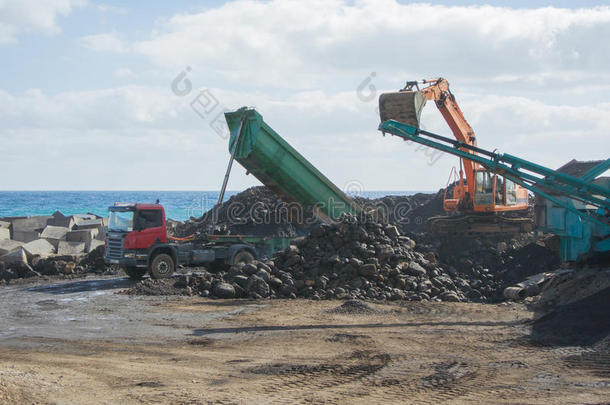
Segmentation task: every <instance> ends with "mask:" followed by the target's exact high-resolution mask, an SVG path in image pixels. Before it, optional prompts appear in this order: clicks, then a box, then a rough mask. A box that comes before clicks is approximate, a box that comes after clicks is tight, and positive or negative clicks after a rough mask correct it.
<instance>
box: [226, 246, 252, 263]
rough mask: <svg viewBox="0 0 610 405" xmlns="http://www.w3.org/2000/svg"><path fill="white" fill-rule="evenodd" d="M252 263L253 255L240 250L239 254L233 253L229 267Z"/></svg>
mask: <svg viewBox="0 0 610 405" xmlns="http://www.w3.org/2000/svg"><path fill="white" fill-rule="evenodd" d="M253 261H254V255H253V254H252V253H250V252H248V251H247V250H240V251H239V252H237V253H235V255H234V256H233V260H232V261H231V265H236V264H239V263H245V264H248V263H252V262H253Z"/></svg>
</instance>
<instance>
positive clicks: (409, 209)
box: [354, 189, 445, 234]
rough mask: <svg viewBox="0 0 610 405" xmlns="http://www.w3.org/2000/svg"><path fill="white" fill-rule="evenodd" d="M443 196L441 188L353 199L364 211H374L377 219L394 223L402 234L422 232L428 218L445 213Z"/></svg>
mask: <svg viewBox="0 0 610 405" xmlns="http://www.w3.org/2000/svg"><path fill="white" fill-rule="evenodd" d="M443 196H444V190H443V189H441V190H439V191H438V192H437V193H417V194H413V195H388V196H385V197H381V198H376V199H369V198H363V197H356V198H354V200H355V201H356V202H357V203H358V204H359V205H361V206H362V207H363V208H364V210H365V211H368V212H375V215H376V216H377V218H378V220H379V221H384V222H388V223H391V224H394V225H396V226H397V227H398V229H399V230H400V231H401V232H402V233H403V234H408V233H419V232H424V231H425V230H426V221H427V220H428V218H430V217H434V216H437V215H444V214H445V211H444V210H443Z"/></svg>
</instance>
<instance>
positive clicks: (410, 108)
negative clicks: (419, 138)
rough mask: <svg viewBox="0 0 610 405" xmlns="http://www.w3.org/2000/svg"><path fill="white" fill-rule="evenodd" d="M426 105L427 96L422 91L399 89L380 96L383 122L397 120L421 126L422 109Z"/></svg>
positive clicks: (380, 112)
mask: <svg viewBox="0 0 610 405" xmlns="http://www.w3.org/2000/svg"><path fill="white" fill-rule="evenodd" d="M425 105H426V96H425V95H424V94H422V93H421V92H420V91H397V92H394V93H383V94H382V95H381V96H379V116H380V117H381V122H384V121H387V120H395V121H398V122H401V123H403V124H406V125H410V126H412V127H416V128H419V117H420V115H421V110H423V108H424V106H425Z"/></svg>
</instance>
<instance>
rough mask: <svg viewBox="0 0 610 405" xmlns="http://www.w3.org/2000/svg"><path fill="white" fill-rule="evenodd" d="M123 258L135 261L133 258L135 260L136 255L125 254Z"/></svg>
mask: <svg viewBox="0 0 610 405" xmlns="http://www.w3.org/2000/svg"><path fill="white" fill-rule="evenodd" d="M123 257H124V258H125V259H135V258H136V254H135V253H125V254H124V255H123Z"/></svg>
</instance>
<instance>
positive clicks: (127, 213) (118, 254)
mask: <svg viewBox="0 0 610 405" xmlns="http://www.w3.org/2000/svg"><path fill="white" fill-rule="evenodd" d="M108 210H109V212H110V215H109V218H108V233H107V239H106V254H105V259H106V262H107V263H109V264H118V265H120V266H121V267H122V268H123V269H124V270H125V272H126V273H127V274H128V275H129V276H130V277H133V278H138V277H141V276H143V275H144V274H145V273H146V271H147V270H148V267H149V265H150V259H151V257H150V254H151V253H152V252H151V251H150V250H151V248H152V247H154V246H158V247H159V249H160V250H159V249H157V250H158V252H157V253H165V254H166V255H169V256H170V257H172V258H173V263H166V267H167V271H168V272H169V271H171V272H172V273H173V270H174V267H175V264H176V255H175V252H173V251H172V249H171V248H169V246H167V228H166V221H165V210H164V209H163V206H162V205H160V204H133V203H129V204H122V203H115V204H114V205H113V206H111V207H109V209H108ZM169 265H171V266H169ZM170 267H171V268H170ZM169 275H170V276H171V274H169Z"/></svg>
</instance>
